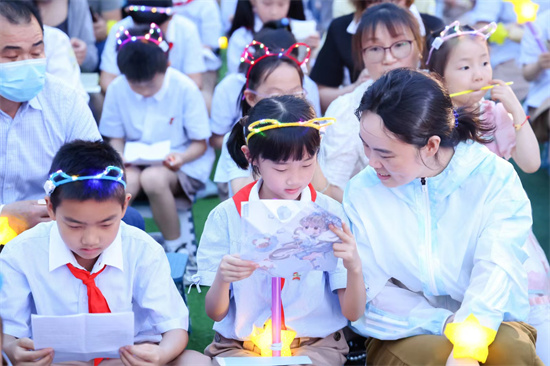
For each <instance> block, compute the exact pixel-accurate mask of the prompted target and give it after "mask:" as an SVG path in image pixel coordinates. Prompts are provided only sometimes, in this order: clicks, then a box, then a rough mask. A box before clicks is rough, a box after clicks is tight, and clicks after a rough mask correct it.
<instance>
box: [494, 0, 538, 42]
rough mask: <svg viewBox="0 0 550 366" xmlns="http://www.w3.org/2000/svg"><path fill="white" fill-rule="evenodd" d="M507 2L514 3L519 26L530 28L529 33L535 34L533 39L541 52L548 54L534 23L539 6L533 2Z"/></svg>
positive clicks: (512, 0) (510, 0) (523, 0)
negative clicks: (523, 25)
mask: <svg viewBox="0 0 550 366" xmlns="http://www.w3.org/2000/svg"><path fill="white" fill-rule="evenodd" d="M504 1H506V2H509V3H512V5H513V6H514V13H516V16H517V18H518V23H519V24H525V25H526V26H527V28H529V31H531V33H532V34H533V37H535V41H536V42H537V45H538V46H539V49H540V51H541V52H543V53H544V52H547V51H548V50H547V49H546V47H545V46H544V43H542V41H541V39H540V38H539V36H538V33H537V30H536V29H535V27H534V26H533V23H532V22H534V21H535V19H536V17H537V10H538V8H539V5H538V4H535V3H533V2H532V1H531V0H504Z"/></svg>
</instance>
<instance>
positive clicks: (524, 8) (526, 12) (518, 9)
mask: <svg viewBox="0 0 550 366" xmlns="http://www.w3.org/2000/svg"><path fill="white" fill-rule="evenodd" d="M504 1H507V2H509V3H512V5H514V13H516V16H517V17H518V23H519V24H524V23H526V22H534V21H535V18H536V17H537V10H538V8H539V5H538V4H535V3H534V2H532V1H531V0H504Z"/></svg>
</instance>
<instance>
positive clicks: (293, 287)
mask: <svg viewBox="0 0 550 366" xmlns="http://www.w3.org/2000/svg"><path fill="white" fill-rule="evenodd" d="M261 184H262V181H261V180H260V181H258V182H257V183H256V184H255V185H254V187H252V191H251V192H250V196H249V201H254V200H259V196H258V191H259V188H260V186H261ZM300 200H301V201H304V202H307V201H311V192H310V188H309V187H306V188H305V189H304V190H303V191H302V194H301V198H300ZM315 203H317V204H318V205H319V206H321V207H322V208H323V209H325V210H327V211H329V212H331V213H332V214H334V215H337V216H338V217H340V218H342V219H344V218H345V216H344V215H343V210H342V207H341V205H340V204H339V203H338V202H336V201H335V200H333V199H331V198H329V197H327V196H325V195H323V194H320V193H317V199H316V200H315ZM240 240H241V217H240V215H239V213H238V211H237V208H236V206H235V202H234V201H233V200H232V199H229V200H226V201H224V202H222V203H220V204H219V205H218V206H217V207H216V208H214V210H212V212H210V214H209V215H208V219H207V220H206V224H205V229H204V232H203V234H202V237H201V241H200V245H199V250H198V254H197V260H198V268H199V270H198V274H199V276H200V281H201V285H205V286H211V285H212V283H213V282H214V278H215V277H216V271H217V270H218V266H219V264H220V261H221V259H222V257H223V256H224V255H226V254H236V253H239V248H240V245H241V241H240ZM346 283H347V272H346V269H345V268H344V266H343V263H342V260H341V259H338V265H337V267H336V269H335V270H334V271H332V272H322V271H311V272H308V273H306V274H303V275H302V276H301V279H300V280H291V279H287V280H286V281H285V285H284V287H283V289H282V292H281V299H282V303H283V308H284V312H285V324H286V326H287V327H288V328H289V329H292V330H294V331H296V333H297V335H296V337H321V338H322V337H326V336H327V335H329V334H331V333H333V332H336V331H337V330H339V329H342V328H343V327H345V326H346V324H347V320H346V318H345V317H344V316H343V315H342V310H341V309H340V302H339V300H338V295H337V293H336V290H338V289H341V288H345V287H346ZM270 317H271V276H270V275H268V274H267V273H266V272H264V271H261V270H256V271H255V272H254V273H253V274H252V275H251V276H250V277H248V278H246V279H244V280H241V281H237V282H233V283H232V284H231V285H230V300H229V311H228V313H227V315H226V316H225V318H223V319H222V320H221V321H219V322H215V323H214V330H215V331H216V332H218V333H220V334H221V335H222V336H224V337H226V338H230V339H238V340H241V341H244V340H249V339H250V337H249V336H250V334H251V333H252V330H253V325H255V326H256V327H263V325H264V323H265V322H266V320H268V319H269V318H270ZM321 320H322V321H321Z"/></svg>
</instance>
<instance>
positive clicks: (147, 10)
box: [126, 5, 173, 15]
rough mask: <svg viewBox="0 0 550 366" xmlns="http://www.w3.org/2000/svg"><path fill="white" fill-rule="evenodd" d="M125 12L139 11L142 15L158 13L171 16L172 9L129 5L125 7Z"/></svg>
mask: <svg viewBox="0 0 550 366" xmlns="http://www.w3.org/2000/svg"><path fill="white" fill-rule="evenodd" d="M126 11H127V12H131V11H136V12H137V11H140V12H142V13H153V14H155V13H158V14H166V15H172V12H173V9H172V8H170V7H166V8H163V7H162V6H145V5H130V6H127V7H126Z"/></svg>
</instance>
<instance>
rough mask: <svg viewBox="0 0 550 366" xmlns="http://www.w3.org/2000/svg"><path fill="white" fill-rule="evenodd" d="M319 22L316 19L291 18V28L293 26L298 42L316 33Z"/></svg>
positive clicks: (293, 32)
mask: <svg viewBox="0 0 550 366" xmlns="http://www.w3.org/2000/svg"><path fill="white" fill-rule="evenodd" d="M316 27H317V23H316V22H315V20H296V19H291V20H290V28H292V34H294V37H296V39H297V40H298V42H301V41H305V40H306V38H307V37H309V36H311V35H313V34H315V32H316V31H317V29H316Z"/></svg>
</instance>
